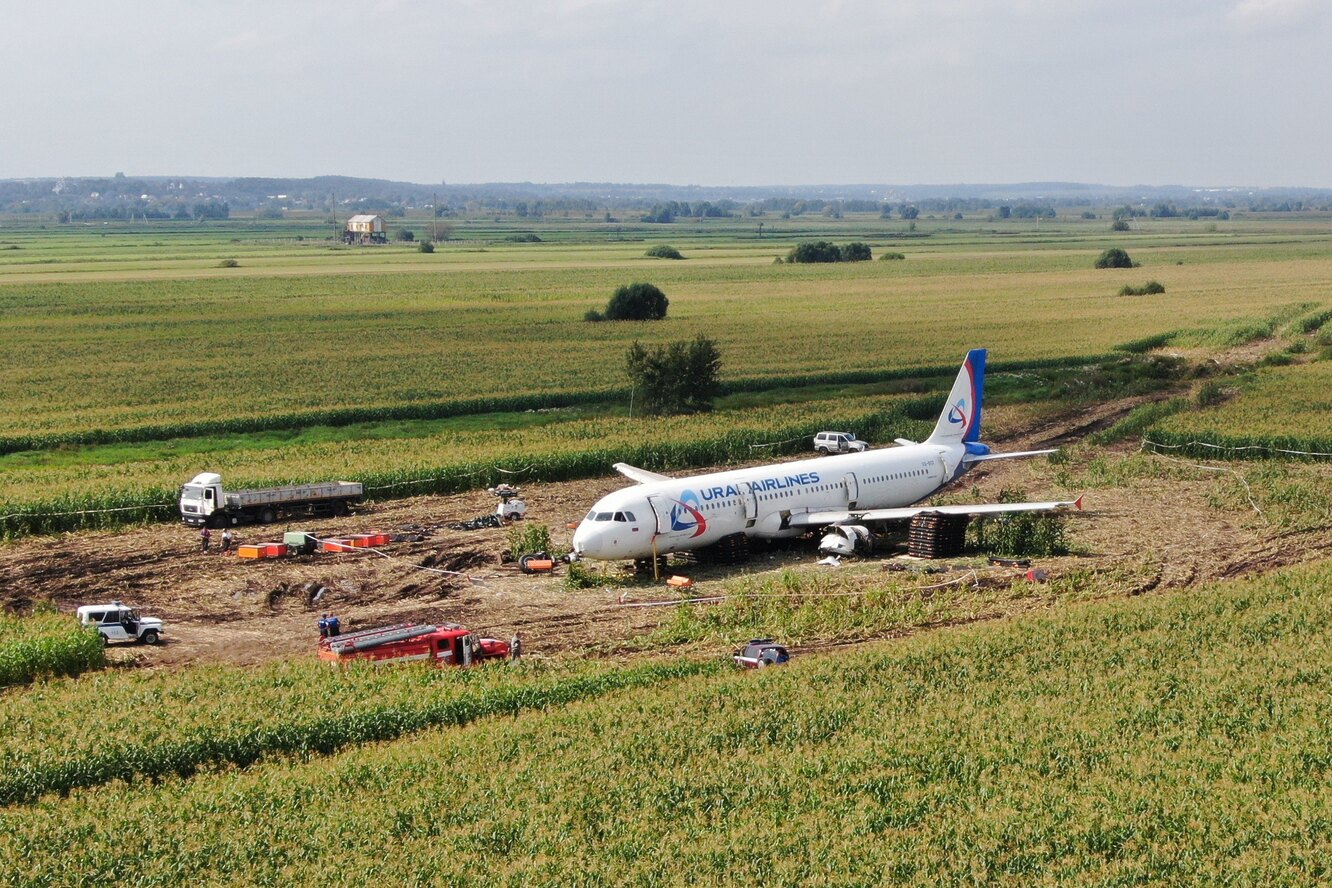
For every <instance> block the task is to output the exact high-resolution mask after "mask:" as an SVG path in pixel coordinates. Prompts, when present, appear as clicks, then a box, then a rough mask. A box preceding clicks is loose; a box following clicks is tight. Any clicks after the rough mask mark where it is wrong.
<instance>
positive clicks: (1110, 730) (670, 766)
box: [0, 563, 1332, 885]
mask: <svg viewBox="0 0 1332 888" xmlns="http://www.w3.org/2000/svg"><path fill="white" fill-rule="evenodd" d="M1329 581H1332V568H1330V567H1329V566H1328V565H1327V564H1326V563H1323V564H1319V565H1315V566H1312V567H1306V568H1302V569H1298V570H1288V571H1285V572H1283V573H1279V574H1274V575H1269V576H1268V577H1265V578H1263V579H1261V580H1257V581H1249V582H1242V583H1230V584H1226V585H1224V586H1218V587H1213V588H1208V589H1203V590H1196V591H1193V592H1190V593H1181V594H1175V595H1169V596H1159V597H1149V598H1139V599H1131V600H1121V601H1114V602H1104V603H1090V604H1083V605H1077V606H1073V607H1068V608H1064V609H1061V610H1060V611H1057V612H1054V613H1050V614H1047V615H1041V616H1028V617H1024V618H1020V619H1014V620H1010V621H1006V622H1001V623H993V624H988V625H977V626H970V627H965V628H957V629H952V630H946V631H941V632H935V633H931V634H928V635H922V636H917V637H915V638H910V639H905V640H899V641H897V642H893V643H891V644H887V645H881V646H878V647H875V648H867V649H864V650H862V651H860V652H857V653H842V654H840V655H838V656H830V657H809V658H805V659H798V660H797V661H795V662H794V663H793V664H792V665H791V666H789V667H787V668H785V669H781V670H768V671H766V672H764V673H748V674H738V673H730V674H717V671H716V670H715V669H709V668H707V667H706V666H700V667H698V669H697V671H696V674H694V675H692V676H691V675H690V671H691V670H689V669H682V670H680V671H679V673H678V675H677V677H674V678H671V677H669V676H668V675H667V674H662V675H660V676H657V678H658V679H661V680H660V681H659V682H657V683H655V684H654V685H653V686H651V687H643V686H631V687H626V688H625V689H623V690H614V686H615V681H613V680H610V679H605V680H603V683H602V684H601V685H596V683H595V682H593V683H592V684H589V685H587V686H586V687H588V688H591V687H594V686H595V687H596V688H597V691H598V692H597V693H595V694H594V695H593V696H592V697H590V698H586V697H585V698H584V699H583V700H582V702H578V700H579V699H580V698H579V697H578V695H569V696H566V697H565V698H564V699H560V700H559V701H558V702H557V703H555V704H554V705H549V708H548V709H546V710H544V711H534V710H531V709H529V708H527V707H523V706H518V707H515V708H513V709H508V708H507V707H501V710H500V711H506V712H512V715H511V716H510V717H505V718H483V719H481V720H479V721H475V722H470V723H467V724H464V725H462V726H458V727H445V728H430V727H429V726H428V724H421V725H419V726H418V727H419V733H417V734H416V735H415V736H413V737H410V738H402V739H398V740H396V741H394V742H378V743H376V742H368V743H367V742H361V743H358V745H354V746H352V747H351V748H342V751H340V752H338V751H336V750H337V749H339V748H340V747H342V746H343V745H342V744H340V743H337V742H333V741H334V740H336V737H335V736H330V737H328V738H326V742H325V745H324V746H320V745H317V744H316V745H314V746H305V747H302V746H299V745H296V746H294V747H293V748H291V749H290V750H289V751H286V752H285V756H286V757H281V756H280V757H278V758H275V759H265V760H263V761H260V762H258V763H256V764H253V765H251V766H250V767H248V768H244V769H240V770H234V769H230V768H227V767H223V768H221V769H220V770H216V769H214V767H212V766H208V767H205V768H204V769H203V770H201V771H198V772H196V771H195V770H194V769H193V768H185V769H184V770H183V771H181V772H180V773H181V774H184V775H185V776H177V775H175V774H176V772H174V771H171V770H168V771H167V772H166V773H165V774H163V775H162V776H161V778H160V782H153V783H151V784H150V783H149V782H147V781H141V780H134V781H133V782H131V783H128V784H125V783H121V782H120V781H113V782H111V783H105V784H100V785H93V786H91V787H90V788H87V789H74V790H72V791H71V792H70V794H69V796H68V797H67V798H59V797H55V796H47V797H46V798H44V799H42V800H41V801H39V802H37V803H35V804H21V805H18V806H12V807H9V808H6V809H4V810H3V811H2V812H0V855H3V859H4V860H5V861H6V862H7V863H6V868H5V872H6V881H7V882H8V883H9V884H13V885H84V884H88V885H90V884H97V883H101V882H105V881H107V880H110V879H112V878H115V877H117V876H120V875H123V874H124V865H125V864H124V861H125V860H133V861H134V864H135V869H134V879H135V881H136V882H137V883H139V884H163V885H165V884H179V883H180V882H182V881H203V882H227V883H244V884H251V885H277V884H290V883H292V882H315V881H325V880H329V879H339V878H342V877H343V876H345V874H346V873H347V872H349V871H355V872H360V873H366V874H373V878H374V879H375V880H377V881H382V882H385V883H388V882H392V883H420V882H439V881H458V880H466V881H473V880H478V879H484V880H485V881H487V882H490V883H495V884H504V885H519V884H533V883H538V882H556V881H558V882H563V883H570V884H586V885H591V884H612V883H613V884H625V885H660V884H699V883H702V882H707V883H710V884H721V885H752V884H755V882H762V883H766V882H782V883H786V884H807V883H811V882H815V881H817V882H819V883H822V884H829V885H859V884H865V883H882V882H885V881H886V882H891V883H893V884H906V885H927V884H928V885H934V884H940V883H953V884H958V883H963V884H987V885H1030V884H1084V885H1085V884H1099V885H1126V884H1174V885H1215V884H1237V885H1258V884H1264V885H1308V884H1319V883H1322V882H1325V881H1327V880H1328V879H1329V878H1332V864H1329V861H1330V860H1332V828H1330V827H1329V823H1332V807H1329V806H1330V805H1332V801H1329V799H1330V798H1332V797H1329V795H1328V794H1327V793H1326V792H1325V791H1324V790H1325V785H1326V780H1327V775H1328V772H1329V768H1332V741H1330V740H1329V736H1328V733H1327V731H1326V716H1325V700H1326V696H1327V692H1328V688H1329V685H1330V683H1332V672H1329V666H1328V664H1329V662H1332V660H1330V659H1329V657H1328V654H1329V642H1332V635H1329V631H1328V626H1329V625H1332V596H1329V594H1328V589H1329V588H1330V587H1332V586H1330V583H1329ZM601 668H602V670H603V673H602V674H604V675H613V674H620V673H617V672H616V670H614V669H606V668H605V667H601ZM381 675H388V676H390V677H388V678H381V677H380V676H381ZM200 676H201V677H206V676H205V674H204V673H200ZM437 676H438V677H437ZM303 677H304V675H303V674H302V673H300V672H299V671H294V672H284V671H283V670H273V671H270V672H260V673H254V672H251V673H250V675H249V676H248V678H245V679H236V680H232V679H227V680H223V681H219V682H215V683H214V685H213V688H214V689H213V690H212V691H205V690H202V688H203V687H205V686H206V683H205V685H201V686H200V687H201V690H200V692H199V693H200V699H202V697H203V696H204V695H209V694H211V698H212V700H215V701H216V703H217V705H216V706H214V707H213V709H214V710H215V711H217V712H225V711H227V710H229V709H232V708H242V709H244V708H249V707H250V706H251V704H250V702H249V701H250V696H249V692H248V691H247V690H246V689H245V686H246V685H247V683H248V684H249V685H251V686H252V687H254V688H255V689H256V690H257V691H258V693H259V694H260V696H259V699H268V698H269V697H271V696H272V695H273V694H278V695H279V696H280V695H282V694H284V693H286V694H299V693H300V689H299V688H297V687H295V684H296V683H298V682H299V681H300V679H302V678H303ZM549 680H550V678H548V677H542V676H541V675H540V674H539V673H532V672H529V671H527V670H522V671H515V672H513V673H509V672H507V671H498V672H493V673H492V672H483V673H481V674H477V675H476V676H474V677H468V678H466V679H462V678H461V677H459V676H457V674H456V673H451V674H449V675H447V676H443V675H441V674H438V673H417V672H413V671H410V670H407V671H400V672H394V673H391V674H390V673H380V674H375V673H369V674H364V675H359V674H358V675H354V676H352V677H351V678H350V679H349V681H350V682H351V684H352V685H355V686H360V685H363V684H364V685H365V686H364V687H362V688H361V690H362V691H364V690H368V689H370V687H371V686H373V685H374V684H376V683H378V682H381V681H387V682H389V683H390V684H397V683H401V684H400V685H399V686H398V687H390V688H386V693H387V694H388V699H390V700H392V699H395V698H396V697H397V696H400V695H401V694H403V693H404V692H405V689H406V688H409V687H415V686H422V683H423V682H426V683H427V684H432V683H436V682H438V683H452V682H462V685H471V687H470V688H464V687H463V686H462V685H459V686H458V688H457V690H456V691H445V692H444V693H445V694H446V695H447V694H449V693H462V694H464V695H465V694H467V693H471V692H475V691H478V690H481V689H482V688H485V687H489V688H491V690H490V691H489V694H490V697H489V699H492V700H494V699H503V700H514V699H517V697H516V696H511V694H518V692H519V690H520V689H521V688H522V687H524V686H526V685H528V684H530V683H532V682H534V681H536V682H542V681H549ZM102 681H106V682H109V683H110V684H108V685H107V686H106V689H107V690H109V691H110V697H108V699H116V697H117V695H122V694H124V693H126V692H131V696H132V697H133V699H135V700H136V702H138V701H142V703H143V704H144V705H165V704H168V703H170V702H171V695H172V694H177V693H179V691H176V690H172V688H171V687H170V686H169V685H171V682H168V683H166V684H161V685H158V686H157V687H152V686H146V687H144V688H143V691H142V693H140V694H137V695H134V694H132V691H131V689H130V688H128V687H127V688H124V689H120V690H117V688H116V685H117V684H120V683H123V682H126V681H127V679H123V678H120V677H117V676H105V677H99V678H97V679H96V680H95V683H94V684H88V683H86V682H56V683H52V684H50V685H45V686H42V687H40V688H33V689H30V690H24V691H18V692H13V693H14V694H15V696H14V697H13V698H11V699H9V700H6V701H5V702H6V708H7V709H8V710H9V711H14V710H15V709H16V708H17V707H20V706H25V707H26V708H28V709H30V710H31V711H32V719H33V722H34V723H35V724H36V725H38V726H39V727H38V728H37V729H36V730H34V731H29V732H28V733H26V734H24V733H20V734H19V735H18V736H15V737H12V738H11V739H10V740H8V741H7V742H8V743H9V744H10V746H11V749H12V750H13V751H12V752H11V753H10V754H11V755H18V756H19V757H20V760H21V759H22V758H23V757H28V756H32V755H43V754H45V755H50V754H51V753H42V752H41V749H42V747H43V744H45V743H47V742H52V741H53V742H55V743H56V744H57V745H56V747H55V748H56V749H57V750H70V749H77V744H78V743H80V742H86V741H82V740H80V741H74V742H73V743H71V742H70V741H68V740H65V739H57V738H56V737H54V736H48V735H47V733H46V732H58V731H59V730H60V725H62V724H64V723H65V719H64V718H63V717H61V716H60V715H59V713H61V712H63V711H67V710H68V709H70V708H71V707H73V708H79V706H80V704H79V702H78V701H79V699H80V698H81V697H85V696H86V695H88V694H89V693H94V692H95V690H96V683H100V682H102ZM622 681H624V679H622ZM367 682H368V684H366V683H367ZM284 683H285V685H286V687H288V688H289V689H290V690H287V691H283V690H281V689H277V690H266V689H265V688H266V687H268V686H276V685H280V684H284ZM316 683H318V682H317V681H316ZM630 684H631V685H632V684H633V683H632V682H631V683H630ZM506 688H509V689H512V690H511V691H507V692H506V690H505V689H506ZM422 690H423V691H426V692H427V693H430V694H432V695H433V694H435V693H436V690H435V689H430V688H427V687H425V686H422ZM237 694H239V695H240V698H239V699H237V700H236V704H235V706H234V707H233V705H232V704H231V701H232V700H233V698H234V695H237ZM486 698H487V697H486V693H483V694H482V695H481V697H480V698H473V699H486ZM334 699H337V696H336V693H335V694H334ZM528 699H530V700H532V701H534V702H535V701H539V699H540V696H539V695H532V696H531V697H529V698H528ZM212 700H210V702H212ZM242 701H243V702H242ZM182 705H184V706H186V707H187V711H196V710H197V709H198V700H185V701H182ZM537 705H541V704H540V703H539V702H538V703H537ZM294 708H296V709H297V710H300V709H301V708H302V707H300V706H299V705H297V706H296V707H294ZM208 717H209V718H211V717H213V716H208ZM287 717H288V718H289V719H290V721H291V723H292V724H297V723H301V724H303V723H304V722H303V721H302V719H303V713H301V712H289V715H288V716H287ZM334 721H335V719H332V718H331V719H330V720H329V724H333V722H334ZM452 723H453V722H450V724H452ZM351 724H352V723H351V721H348V722H346V723H345V724H343V725H342V726H343V727H344V728H349V727H350V726H351ZM111 730H112V731H114V732H115V736H116V738H117V741H116V743H115V744H114V750H115V751H117V752H119V753H122V754H127V755H130V754H133V752H134V750H136V749H141V748H142V749H149V750H159V751H160V750H165V749H166V748H168V747H169V746H170V742H169V740H168V738H167V737H165V736H162V735H161V734H160V733H159V732H158V731H157V729H155V728H153V727H152V724H151V723H149V724H147V725H141V726H136V725H133V724H128V723H127V724H125V725H124V726H123V727H117V728H112V729H111ZM171 730H176V729H175V728H173V729H171ZM270 733H271V735H272V736H274V737H277V736H285V735H284V734H283V731H282V730H281V729H277V730H274V731H272V732H270ZM393 736H396V735H393ZM372 738H373V733H372V732H371V733H369V734H367V738H366V739H372ZM53 754H54V755H55V756H57V757H59V756H64V755H71V754H72V755H75V756H77V755H80V753H78V752H73V753H71V752H68V751H57V752H55V753H53ZM142 758H143V759H149V758H150V756H148V755H147V754H146V753H145V754H142ZM217 764H224V763H217ZM74 848H77V849H78V850H79V853H77V854H72V853H70V852H71V849H74ZM386 848H387V849H391V851H390V853H387V854H386V853H385V849H386Z"/></svg>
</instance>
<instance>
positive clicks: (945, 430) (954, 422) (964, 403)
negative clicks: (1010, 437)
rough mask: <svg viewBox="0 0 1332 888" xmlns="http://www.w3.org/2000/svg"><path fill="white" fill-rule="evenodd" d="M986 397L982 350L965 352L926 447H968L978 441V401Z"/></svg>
mask: <svg viewBox="0 0 1332 888" xmlns="http://www.w3.org/2000/svg"><path fill="white" fill-rule="evenodd" d="M984 396H985V349H983V348H973V349H972V350H971V351H969V352H967V359H966V360H965V361H963V362H962V369H961V370H959V371H958V373H957V380H956V381H955V382H954V383H953V390H952V391H950V392H949V393H948V401H947V403H945V404H944V409H943V413H940V414H939V422H938V423H936V424H935V426H934V432H933V433H932V434H931V435H930V436H929V437H928V438H927V439H925V443H926V444H970V443H974V442H977V441H979V440H980V426H981V402H982V401H983V400H984Z"/></svg>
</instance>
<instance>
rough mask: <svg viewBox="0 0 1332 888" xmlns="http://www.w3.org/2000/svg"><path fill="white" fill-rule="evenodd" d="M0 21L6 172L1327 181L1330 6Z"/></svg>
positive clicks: (260, 10)
mask: <svg viewBox="0 0 1332 888" xmlns="http://www.w3.org/2000/svg"><path fill="white" fill-rule="evenodd" d="M0 11H3V13H4V18H5V21H6V23H7V27H6V39H4V40H3V45H4V48H5V58H6V63H7V64H6V67H7V70H8V73H9V83H8V84H7V85H6V88H5V90H4V91H3V93H0V120H2V121H3V130H2V131H3V133H4V140H3V143H0V145H2V147H3V150H2V151H0V178H27V177H48V176H50V177H54V176H86V175H110V174H111V173H113V172H115V171H124V172H126V173H128V174H129V175H194V176H274V177H305V176H314V175H321V174H339V175H350V176H363V177H370V178H383V179H398V180H406V181H414V182H423V183H425V182H438V181H448V182H451V183H453V182H506V181H507V182H515V181H532V182H573V181H610V182H661V183H672V184H705V185H774V184H807V183H834V182H840V183H856V182H863V183H902V184H905V183H962V182H971V183H979V182H985V183H1002V182H1023V181H1075V182H1092V183H1099V184H1106V185H1130V184H1187V185H1200V186H1201V185H1253V186H1311V187H1329V186H1332V172H1330V171H1329V167H1328V164H1327V162H1326V159H1325V153H1326V148H1325V146H1326V145H1327V144H1328V143H1329V141H1332V119H1330V118H1329V117H1328V115H1326V114H1323V113H1322V106H1321V100H1322V98H1323V96H1322V90H1323V89H1324V88H1326V85H1327V84H1328V83H1332V52H1328V49H1327V48H1328V47H1329V46H1332V5H1329V4H1324V3H1321V2H1319V0H1176V2H1170V3H1161V2H1157V0H1025V2H1023V0H936V2H930V0H900V2H896V3H891V4H889V3H881V2H878V3H876V2H873V0H826V2H817V0H816V2H807V3H785V2H780V3H773V2H757V0H733V2H727V3H716V2H710V3H703V2H699V0H676V2H672V3H669V4H667V3H655V2H652V3H635V2H629V0H554V2H549V3H540V2H528V0H512V2H505V0H496V2H482V0H442V2H433V3H432V2H425V0H366V2H359V3H355V2H345V0H321V2H314V0H293V2H284V3H261V2H251V0H221V2H209V3H188V4H187V3H174V2H166V0H144V2H136V3H134V4H107V3H92V2H86V0H53V2H47V3H41V4H34V3H23V2H18V0H0Z"/></svg>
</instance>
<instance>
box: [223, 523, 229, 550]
mask: <svg viewBox="0 0 1332 888" xmlns="http://www.w3.org/2000/svg"><path fill="white" fill-rule="evenodd" d="M230 551H231V528H230V527H228V528H226V529H225V530H223V531H222V554H223V555H226V554H227V553H228V552H230Z"/></svg>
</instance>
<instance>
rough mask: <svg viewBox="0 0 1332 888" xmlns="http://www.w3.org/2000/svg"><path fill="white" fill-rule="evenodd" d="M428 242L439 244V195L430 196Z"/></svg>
mask: <svg viewBox="0 0 1332 888" xmlns="http://www.w3.org/2000/svg"><path fill="white" fill-rule="evenodd" d="M430 242H431V243H432V244H434V243H438V242H439V193H438V192H435V193H434V194H431V195H430Z"/></svg>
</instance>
